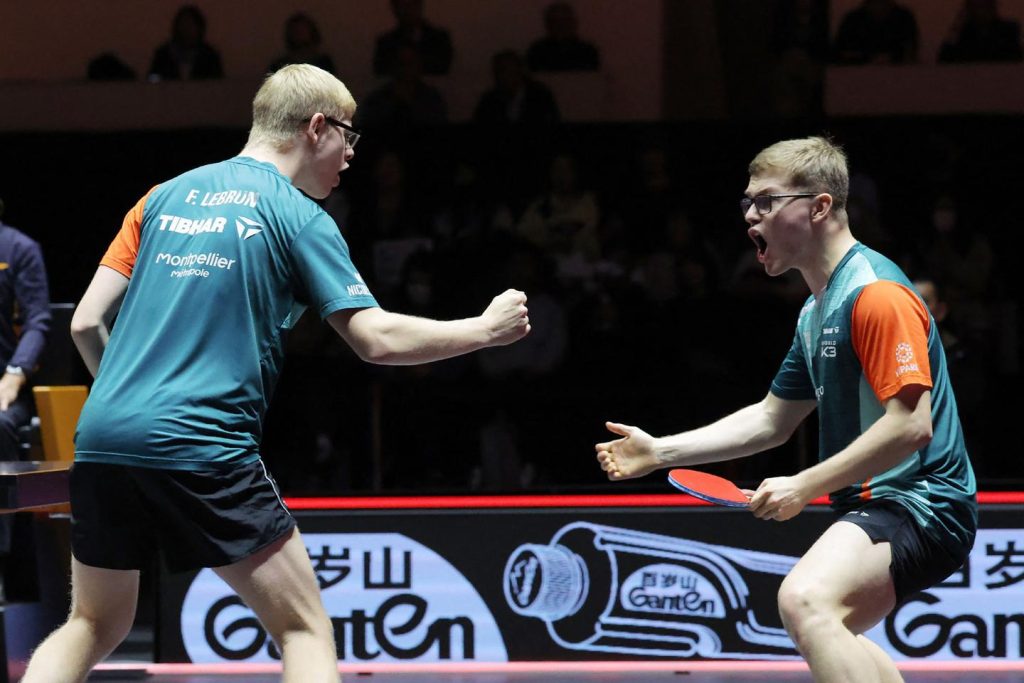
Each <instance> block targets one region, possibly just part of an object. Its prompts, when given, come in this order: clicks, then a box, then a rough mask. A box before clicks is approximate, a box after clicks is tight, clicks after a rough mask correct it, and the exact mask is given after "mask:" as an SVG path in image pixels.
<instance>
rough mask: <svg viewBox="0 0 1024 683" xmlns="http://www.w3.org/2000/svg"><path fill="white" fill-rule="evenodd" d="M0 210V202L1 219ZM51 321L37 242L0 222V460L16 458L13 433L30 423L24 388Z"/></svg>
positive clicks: (28, 393)
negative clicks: (1, 372) (0, 366)
mask: <svg viewBox="0 0 1024 683" xmlns="http://www.w3.org/2000/svg"><path fill="white" fill-rule="evenodd" d="M3 210H4V205H3V201H2V200H0V218H3ZM50 319H51V316H50V289H49V284H48V281H47V277H46V266H45V264H44V263H43V252H42V250H41V249H40V248H39V244H37V243H36V242H35V241H34V240H32V239H31V238H29V237H28V236H27V235H25V234H24V233H23V232H21V231H19V230H16V229H15V228H13V227H11V226H10V225H6V224H5V223H3V221H2V220H0V363H2V364H3V365H4V366H5V370H4V372H3V374H2V375H0V460H17V459H19V457H20V456H19V444H20V439H19V437H18V429H19V428H20V427H23V426H24V425H27V424H28V423H29V421H30V420H31V419H32V414H33V405H34V404H33V401H32V392H31V391H29V390H28V389H27V388H26V384H27V382H28V380H29V378H30V377H31V376H32V373H33V372H34V371H35V370H36V369H37V367H36V366H37V364H38V362H39V357H40V356H41V355H42V353H43V348H44V347H45V346H46V335H47V333H48V332H49V329H50Z"/></svg>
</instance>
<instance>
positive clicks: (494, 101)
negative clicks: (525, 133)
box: [473, 50, 560, 125]
mask: <svg viewBox="0 0 1024 683" xmlns="http://www.w3.org/2000/svg"><path fill="white" fill-rule="evenodd" d="M491 69H492V73H493V75H494V87H493V88H491V89H490V90H488V91H487V92H485V93H484V94H483V95H482V96H481V97H480V101H479V102H478V103H477V105H476V111H475V112H474V114H473V119H474V120H475V121H476V122H477V123H481V124H489V125H494V124H498V125H503V124H516V123H522V124H529V125H550V124H555V123H558V120H559V118H560V115H559V112H558V104H557V103H556V102H555V96H554V95H553V94H552V93H551V90H549V89H548V87H547V86H545V85H543V84H542V83H538V82H537V81H535V80H533V79H532V78H530V75H529V73H528V72H527V69H526V64H525V63H523V59H522V57H520V56H519V54H518V53H516V52H514V51H513V50H505V51H503V52H499V53H497V54H496V55H494V57H492V58H491Z"/></svg>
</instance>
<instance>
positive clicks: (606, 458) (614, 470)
mask: <svg viewBox="0 0 1024 683" xmlns="http://www.w3.org/2000/svg"><path fill="white" fill-rule="evenodd" d="M604 424H605V427H607V428H608V431H610V432H612V433H614V434H619V435H620V436H622V438H621V439H615V440H614V441H607V442H605V443H599V444H596V445H595V446H594V450H596V451H597V462H598V464H600V465H601V469H602V470H604V471H605V472H606V473H607V474H608V478H609V479H611V480H612V481H619V480H620V479H634V478H636V477H642V476H644V475H645V474H649V473H650V472H653V471H654V470H656V469H658V467H660V466H661V463H659V462H658V458H657V454H656V453H655V450H654V437H653V436H651V435H650V434H648V433H647V432H645V431H644V430H642V429H640V428H639V427H631V426H629V425H624V424H619V423H617V422H605V423H604Z"/></svg>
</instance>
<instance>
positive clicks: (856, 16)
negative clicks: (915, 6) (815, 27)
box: [834, 0, 917, 64]
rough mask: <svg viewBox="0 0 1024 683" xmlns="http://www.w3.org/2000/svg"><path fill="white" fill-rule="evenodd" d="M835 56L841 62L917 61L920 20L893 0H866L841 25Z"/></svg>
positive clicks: (890, 62)
mask: <svg viewBox="0 0 1024 683" xmlns="http://www.w3.org/2000/svg"><path fill="white" fill-rule="evenodd" d="M834 59H835V61H836V62H837V63H839V64H906V63H911V62H915V61H917V20H916V19H914V15H913V14H912V13H911V12H910V10H908V9H906V8H905V7H902V6H900V5H897V4H896V2H895V1H894V0H864V2H863V3H861V5H860V6H859V7H857V8H856V9H853V10H850V11H849V12H848V13H847V14H846V16H844V17H843V20H842V22H841V23H840V24H839V30H838V31H837V32H836V40H835V57H834Z"/></svg>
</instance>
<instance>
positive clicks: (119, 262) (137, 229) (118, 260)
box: [100, 187, 156, 278]
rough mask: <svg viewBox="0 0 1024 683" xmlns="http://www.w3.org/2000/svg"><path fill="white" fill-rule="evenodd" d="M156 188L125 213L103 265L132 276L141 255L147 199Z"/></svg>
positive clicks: (103, 259)
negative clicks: (143, 214)
mask: <svg viewBox="0 0 1024 683" xmlns="http://www.w3.org/2000/svg"><path fill="white" fill-rule="evenodd" d="M155 189H156V187H153V188H151V189H150V190H149V192H147V193H146V194H145V195H144V196H143V197H142V199H140V200H139V201H138V202H136V203H135V206H133V207H132V208H131V210H130V211H129V212H128V213H127V214H126V215H125V217H124V222H123V223H121V229H120V230H119V231H118V233H117V235H116V236H115V237H114V241H113V242H111V243H110V246H109V247H107V253H106V254H104V255H103V258H102V259H100V265H101V266H107V267H108V268H113V269H114V270H116V271H117V272H119V273H121V275H124V276H125V277H127V278H130V277H131V276H132V271H133V270H135V261H136V260H137V259H138V257H139V244H140V242H141V241H142V212H143V210H144V209H145V207H146V200H148V199H149V196H150V195H151V194H153V190H155Z"/></svg>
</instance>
